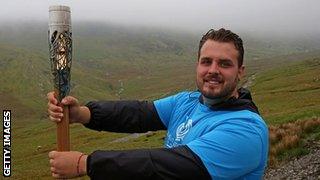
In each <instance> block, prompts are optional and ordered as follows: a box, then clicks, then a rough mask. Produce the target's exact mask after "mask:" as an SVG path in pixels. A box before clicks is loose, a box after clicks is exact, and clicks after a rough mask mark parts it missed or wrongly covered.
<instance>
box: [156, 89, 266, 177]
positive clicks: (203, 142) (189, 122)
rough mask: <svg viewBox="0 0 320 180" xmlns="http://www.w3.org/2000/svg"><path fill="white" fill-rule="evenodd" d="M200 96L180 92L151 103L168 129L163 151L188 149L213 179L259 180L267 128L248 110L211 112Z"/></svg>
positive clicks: (262, 171)
mask: <svg viewBox="0 0 320 180" xmlns="http://www.w3.org/2000/svg"><path fill="white" fill-rule="evenodd" d="M200 95H201V94H200V92H182V93H179V94H176V95H174V96H170V97H167V98H163V99H160V100H157V101H155V102H154V105H155V107H156V110H157V112H158V114H159V116H160V119H161V120H162V122H163V124H164V125H165V126H166V127H167V136H166V139H165V147H168V148H172V147H176V146H179V145H187V146H188V147H189V148H190V149H191V150H192V151H193V152H194V153H195V154H197V155H198V156H199V157H200V159H201V160H202V162H203V164H204V165H205V167H206V168H207V170H208V172H209V174H210V175H211V177H212V179H215V180H216V179H261V178H262V177H263V173H264V169H265V166H266V162H267V156H268V128H267V126H266V124H265V122H264V120H263V119H262V118H261V117H260V116H259V115H258V114H256V113H254V112H251V111H249V110H239V111H231V110H228V109H226V110H219V111H216V110H213V109H210V108H209V107H207V106H205V105H203V104H202V103H200V102H199V96H200Z"/></svg>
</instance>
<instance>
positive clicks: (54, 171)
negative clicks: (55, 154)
mask: <svg viewBox="0 0 320 180" xmlns="http://www.w3.org/2000/svg"><path fill="white" fill-rule="evenodd" d="M50 171H51V173H54V174H58V172H57V170H56V168H54V167H51V168H50Z"/></svg>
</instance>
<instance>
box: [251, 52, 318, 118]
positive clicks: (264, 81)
mask: <svg viewBox="0 0 320 180" xmlns="http://www.w3.org/2000/svg"><path fill="white" fill-rule="evenodd" d="M251 90H252V92H253V96H254V98H255V101H256V102H257V105H258V106H259V107H260V110H261V113H262V114H263V116H264V117H265V119H266V120H267V121H268V123H269V124H275V123H284V122H289V121H296V120H298V119H302V118H305V117H312V116H316V117H319V116H320V98H318V97H319V95H320V58H319V57H317V58H312V59H307V60H305V61H303V62H299V63H296V64H294V65H287V66H282V67H279V68H276V69H273V70H270V71H267V72H264V73H261V74H258V75H256V78H255V79H254V85H253V86H252V87H251Z"/></svg>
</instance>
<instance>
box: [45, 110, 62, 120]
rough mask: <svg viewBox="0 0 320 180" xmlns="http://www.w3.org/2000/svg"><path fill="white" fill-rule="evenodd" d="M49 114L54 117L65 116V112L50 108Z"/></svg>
mask: <svg viewBox="0 0 320 180" xmlns="http://www.w3.org/2000/svg"><path fill="white" fill-rule="evenodd" d="M48 113H49V116H51V117H53V118H59V119H61V118H62V117H63V113H60V112H53V111H51V110H48Z"/></svg>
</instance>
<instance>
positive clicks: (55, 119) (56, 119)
mask: <svg viewBox="0 0 320 180" xmlns="http://www.w3.org/2000/svg"><path fill="white" fill-rule="evenodd" d="M49 119H50V120H51V121H52V122H56V123H58V122H61V119H60V118H54V117H51V116H49Z"/></svg>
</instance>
